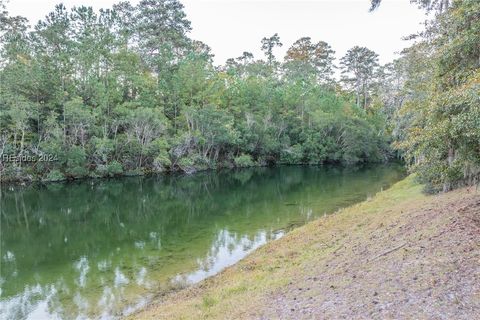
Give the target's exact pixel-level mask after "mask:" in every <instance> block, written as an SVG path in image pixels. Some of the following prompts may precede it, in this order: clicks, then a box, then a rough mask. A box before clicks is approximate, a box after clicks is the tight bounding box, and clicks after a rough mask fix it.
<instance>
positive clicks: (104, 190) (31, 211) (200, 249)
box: [0, 165, 403, 319]
mask: <svg viewBox="0 0 480 320" xmlns="http://www.w3.org/2000/svg"><path fill="white" fill-rule="evenodd" d="M402 175H403V171H402V170H401V169H400V167H399V166H394V165H389V166H377V167H367V168H357V169H341V168H319V167H280V168H253V169H246V170H240V171H229V172H217V173H215V172H209V173H202V174H197V175H194V176H190V177H185V176H178V177H155V178H146V179H142V178H125V179H119V180H109V181H105V180H92V181H83V182H78V183H69V184H51V185H47V186H34V187H27V188H21V187H9V188H3V189H2V190H1V195H2V198H1V205H2V212H1V219H2V221H1V222H2V230H1V231H2V237H1V249H2V250H1V252H2V257H1V264H2V265H1V267H2V268H1V277H0V285H1V292H0V313H1V314H2V315H4V316H5V317H6V318H7V319H56V318H59V319H82V318H87V317H90V318H91V317H94V318H112V317H115V316H118V315H121V314H123V313H125V312H130V311H132V310H133V309H134V308H135V307H138V306H140V305H142V304H145V303H146V302H147V301H148V297H149V296H150V294H151V293H152V292H158V291H159V290H168V289H170V288H172V287H175V286H183V285H185V284H190V283H194V282H197V281H199V280H202V279H204V278H205V277H208V276H211V275H213V274H215V273H217V272H219V271H220V270H222V269H223V268H225V267H226V266H229V265H231V264H233V263H235V262H237V261H238V260H239V259H241V258H242V257H244V256H245V255H246V254H247V253H248V252H250V251H252V250H254V249H255V248H257V247H259V246H261V245H263V244H264V243H266V242H267V241H270V240H272V239H276V238H279V237H281V236H282V235H283V234H284V233H285V230H287V229H288V228H290V227H291V226H292V225H300V224H302V223H305V222H306V221H308V220H311V219H313V218H315V217H317V216H320V215H323V214H324V213H325V212H333V211H335V210H336V209H337V208H339V207H342V206H346V205H348V204H351V203H353V202H356V201H359V200H362V199H365V198H366V197H367V196H369V195H372V194H373V193H375V192H376V191H378V190H380V189H381V188H384V187H387V186H388V185H390V184H391V183H393V182H395V181H397V180H398V179H399V178H400V177H401V176H402ZM146 298H147V299H146Z"/></svg>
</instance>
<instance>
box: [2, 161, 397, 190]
mask: <svg viewBox="0 0 480 320" xmlns="http://www.w3.org/2000/svg"><path fill="white" fill-rule="evenodd" d="M392 164H398V165H402V164H403V162H402V161H401V160H398V159H392V160H389V161H386V162H365V163H357V164H350V165H349V164H342V163H322V164H308V163H278V164H273V165H260V164H259V165H253V166H248V167H218V168H206V169H196V170H195V171H193V172H184V171H180V170H174V171H171V170H169V171H164V172H150V173H141V174H120V175H116V176H98V177H96V176H86V177H81V178H74V179H63V180H56V181H50V180H41V179H17V180H2V179H1V174H0V186H31V185H50V184H63V183H77V182H86V181H99V180H101V181H109V180H116V179H123V178H139V177H145V178H150V177H175V176H187V177H188V176H193V175H195V174H199V173H204V172H222V171H224V170H244V169H252V168H275V167H282V166H317V167H338V168H344V169H348V168H357V167H363V166H375V165H392Z"/></svg>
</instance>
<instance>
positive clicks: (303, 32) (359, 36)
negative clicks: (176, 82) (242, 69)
mask: <svg viewBox="0 0 480 320" xmlns="http://www.w3.org/2000/svg"><path fill="white" fill-rule="evenodd" d="M60 2H63V3H64V4H65V5H66V6H67V7H72V6H75V5H88V6H92V7H94V8H96V9H99V8H108V7H111V6H112V4H113V3H116V2H118V0H94V1H91V0H63V1H62V0H9V2H8V3H7V9H8V11H9V12H10V14H11V15H22V16H25V17H27V18H28V19H29V20H30V22H31V24H34V23H35V22H36V21H38V20H39V19H41V18H43V17H44V16H45V15H46V14H47V13H48V12H49V11H51V9H52V8H53V7H54V5H55V4H57V3H60ZM130 2H132V3H137V2H138V0H131V1H130ZM181 2H182V3H183V4H184V5H185V11H186V13H187V17H188V19H189V20H190V21H191V22H192V28H193V30H192V32H191V34H190V36H191V38H193V39H197V40H201V41H203V42H205V43H207V44H208V45H209V46H210V47H211V48H212V50H213V53H214V54H215V62H216V63H218V64H220V63H223V62H224V61H225V60H226V59H228V58H231V57H238V56H239V55H241V53H242V52H243V51H250V52H252V53H253V54H254V55H255V57H257V58H259V57H260V55H261V51H260V40H261V39H262V38H263V37H264V36H270V35H272V34H274V33H275V32H277V33H278V34H279V35H280V38H281V41H282V42H283V44H284V46H283V47H282V48H280V49H279V50H278V51H277V52H276V54H277V56H278V57H283V56H284V54H285V51H286V49H287V48H288V47H289V46H290V45H291V44H292V43H293V42H294V41H295V40H296V39H298V38H300V37H303V36H309V37H311V38H312V39H313V40H315V41H318V40H323V41H326V42H328V43H329V44H330V45H331V46H332V48H333V49H334V50H335V51H336V55H337V57H338V58H340V57H341V56H343V55H344V54H345V52H346V51H347V50H348V49H349V48H351V47H352V46H354V45H360V46H366V47H368V48H370V49H372V50H374V51H376V52H377V53H379V54H380V61H381V62H382V63H386V62H388V61H391V60H392V59H393V58H395V56H396V52H398V51H400V50H401V49H402V48H404V47H406V46H408V43H407V42H405V41H403V40H402V39H401V38H402V37H403V36H406V35H409V34H412V33H415V32H417V31H419V30H421V29H422V22H423V21H424V20H425V16H424V12H423V11H421V10H419V9H417V8H416V7H415V6H414V5H412V4H410V1H409V0H383V3H382V5H381V6H380V8H379V9H378V10H377V11H375V12H373V13H369V12H368V8H369V4H370V1H369V0H309V1H294V0H257V1H254V0H216V1H214V0H181Z"/></svg>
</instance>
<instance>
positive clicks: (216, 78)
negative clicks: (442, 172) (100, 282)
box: [0, 0, 474, 179]
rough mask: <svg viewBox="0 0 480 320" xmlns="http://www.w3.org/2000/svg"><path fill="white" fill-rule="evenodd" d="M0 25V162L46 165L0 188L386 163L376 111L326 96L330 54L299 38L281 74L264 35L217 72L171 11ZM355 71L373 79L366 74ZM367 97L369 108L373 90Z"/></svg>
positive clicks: (23, 169)
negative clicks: (18, 159)
mask: <svg viewBox="0 0 480 320" xmlns="http://www.w3.org/2000/svg"><path fill="white" fill-rule="evenodd" d="M2 14H4V15H5V17H4V18H2V19H3V20H5V21H6V24H5V27H4V28H3V29H2V35H1V36H2V48H1V49H0V54H1V57H2V64H1V66H0V81H1V83H2V86H0V93H1V95H0V107H1V110H2V112H1V114H0V121H1V124H2V125H1V127H0V154H12V155H24V154H28V155H41V154H49V155H53V156H55V157H56V158H58V161H53V162H36V163H22V164H18V165H17V164H14V163H9V162H2V163H1V166H0V169H1V170H2V179H3V178H6V177H7V178H8V179H18V178H26V177H32V178H33V177H38V178H40V179H42V178H43V179H48V177H50V176H51V178H53V177H57V176H58V174H57V173H59V172H61V173H62V176H65V177H66V178H68V179H76V178H82V177H86V176H94V177H111V176H116V175H139V174H144V173H153V172H165V171H176V170H178V171H183V172H189V173H190V172H194V171H196V170H204V169H209V168H216V167H221V166H227V167H231V166H233V165H235V166H252V165H271V164H275V163H285V164H293V163H295V164H296V163H312V164H320V163H340V162H341V163H346V164H353V163H357V162H368V161H380V160H385V159H386V157H387V156H388V155H389V150H388V149H389V146H388V144H387V142H386V141H387V140H388V137H386V134H387V131H386V130H385V125H383V124H384V118H382V114H381V113H382V112H383V111H382V110H381V108H376V109H375V108H369V109H368V112H365V111H363V110H362V109H361V108H359V107H358V106H355V105H354V103H353V101H354V97H355V96H354V93H352V92H350V91H346V90H343V89H341V88H340V87H339V86H338V84H336V83H335V81H334V80H333V79H332V72H333V70H334V65H333V60H334V58H333V55H334V51H333V50H332V49H331V48H330V46H329V45H328V44H327V43H325V42H323V41H313V40H312V39H310V38H306V37H303V38H301V39H299V40H298V41H296V42H295V43H294V44H293V45H292V47H291V48H290V49H289V50H288V52H287V56H286V57H285V61H283V62H282V61H278V60H277V59H276V58H275V56H274V54H273V52H274V49H275V48H276V47H279V46H282V43H281V41H280V37H279V36H278V34H274V35H273V36H271V37H265V38H263V39H262V41H261V46H262V50H263V51H264V53H265V60H255V59H254V57H253V55H252V54H251V53H249V52H244V53H243V54H242V55H241V56H240V57H238V58H236V59H229V61H227V63H226V64H225V65H224V66H221V67H216V66H214V65H213V63H212V54H211V52H210V48H209V47H208V46H207V45H205V44H203V43H201V42H199V41H194V40H192V39H189V38H188V37H187V33H188V32H189V31H190V22H189V21H188V20H187V19H186V16H185V13H184V11H183V6H182V5H181V3H180V2H178V1H177V0H142V1H140V2H139V4H138V5H136V6H132V5H131V4H129V3H128V2H122V3H119V4H117V5H115V6H114V7H113V8H112V10H101V11H99V12H95V11H94V10H93V9H92V8H90V7H85V6H80V7H75V8H73V9H71V11H68V10H67V9H66V8H65V6H63V5H57V6H56V7H55V8H54V10H53V12H52V13H50V14H49V15H48V18H46V19H44V20H42V21H40V22H39V23H38V24H37V25H36V26H35V27H34V28H33V29H29V28H28V26H27V21H26V19H22V18H18V17H16V18H13V17H9V16H8V14H7V13H5V12H4V13H2ZM364 51H365V52H367V53H369V57H371V58H372V57H373V58H372V59H373V60H375V59H376V54H375V53H373V52H371V51H369V50H368V49H365V50H364ZM375 61H376V60H375ZM375 61H373V62H375ZM370 62H371V61H370ZM372 66H374V64H373V65H372ZM372 68H373V67H372ZM363 71H365V73H366V74H367V73H368V75H369V76H370V77H373V74H372V70H369V69H368V66H367V67H365V70H363ZM368 90H369V91H368V95H369V99H368V100H369V102H370V100H372V99H373V98H372V97H373V96H375V94H374V92H373V91H374V87H373V85H369V87H368ZM365 101H366V100H365ZM372 105H373V104H372ZM459 121H460V120H459ZM466 121H470V120H468V119H467V120H466ZM471 125H474V124H473V123H472V124H471ZM6 173H11V174H8V175H7V174H6Z"/></svg>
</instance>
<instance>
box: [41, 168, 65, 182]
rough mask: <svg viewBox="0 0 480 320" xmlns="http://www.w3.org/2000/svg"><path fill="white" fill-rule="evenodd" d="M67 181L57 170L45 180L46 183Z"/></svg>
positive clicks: (51, 172) (50, 173)
mask: <svg viewBox="0 0 480 320" xmlns="http://www.w3.org/2000/svg"><path fill="white" fill-rule="evenodd" d="M62 180H65V176H64V175H63V174H62V173H61V172H60V171H59V170H57V169H53V170H52V171H50V172H49V173H48V174H47V176H46V177H45V178H44V181H48V182H54V181H62Z"/></svg>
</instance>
